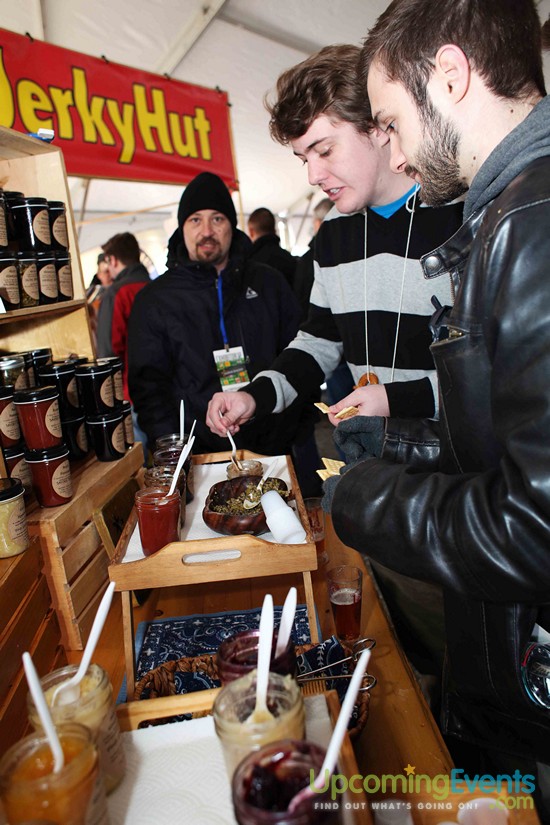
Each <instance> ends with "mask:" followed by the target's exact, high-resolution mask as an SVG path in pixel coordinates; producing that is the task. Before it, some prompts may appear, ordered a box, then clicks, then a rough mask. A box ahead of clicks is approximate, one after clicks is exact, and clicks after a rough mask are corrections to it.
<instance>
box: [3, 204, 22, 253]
mask: <svg viewBox="0 0 550 825" xmlns="http://www.w3.org/2000/svg"><path fill="white" fill-rule="evenodd" d="M4 201H5V206H6V230H7V234H8V249H11V250H12V251H13V252H19V243H18V240H17V230H16V228H15V219H14V216H13V206H14V205H17V204H19V205H20V206H23V205H24V203H25V196H24V194H23V192H15V191H12V190H6V191H4Z"/></svg>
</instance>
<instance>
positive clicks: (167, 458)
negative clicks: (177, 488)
mask: <svg viewBox="0 0 550 825" xmlns="http://www.w3.org/2000/svg"><path fill="white" fill-rule="evenodd" d="M171 437H172V436H163V437H162V438H163V439H164V438H171ZM187 438H188V436H185V437H184V441H173V442H172V443H171V444H170V446H164V447H159V446H158V444H159V443H161V439H160V438H157V440H156V442H155V446H156V449H155V452H154V453H153V466H155V467H164V466H169V467H174V468H175V466H176V464H177V463H178V459H179V457H180V454H181V451H182V450H183V448H184V446H185V445H186V443H187ZM183 469H184V470H185V485H186V486H185V500H186V502H187V504H189V502H191V501H193V499H194V497H195V484H194V473H193V451H191V452H190V453H189V455H188V456H187V458H186V459H185V461H184V463H183Z"/></svg>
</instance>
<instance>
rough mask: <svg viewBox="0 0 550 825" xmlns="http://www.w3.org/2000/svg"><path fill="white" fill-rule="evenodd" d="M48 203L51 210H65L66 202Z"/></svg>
mask: <svg viewBox="0 0 550 825" xmlns="http://www.w3.org/2000/svg"><path fill="white" fill-rule="evenodd" d="M47 203H48V206H49V208H50V209H65V202H64V201H48V202H47Z"/></svg>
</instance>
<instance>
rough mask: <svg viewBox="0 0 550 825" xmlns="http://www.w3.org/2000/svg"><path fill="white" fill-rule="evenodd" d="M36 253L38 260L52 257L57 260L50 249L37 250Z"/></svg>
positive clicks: (46, 259)
mask: <svg viewBox="0 0 550 825" xmlns="http://www.w3.org/2000/svg"><path fill="white" fill-rule="evenodd" d="M34 254H35V256H36V260H37V261H49V260H50V259H51V260H52V261H55V255H54V254H53V252H52V251H51V250H50V249H48V250H46V251H43V252H35V253H34Z"/></svg>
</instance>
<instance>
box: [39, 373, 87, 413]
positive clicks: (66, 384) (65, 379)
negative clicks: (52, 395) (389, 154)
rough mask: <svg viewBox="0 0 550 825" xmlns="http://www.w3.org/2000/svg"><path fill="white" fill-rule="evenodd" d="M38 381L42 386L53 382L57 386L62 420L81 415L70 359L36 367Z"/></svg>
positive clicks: (74, 375) (74, 374)
mask: <svg viewBox="0 0 550 825" xmlns="http://www.w3.org/2000/svg"><path fill="white" fill-rule="evenodd" d="M38 381H39V383H40V384H41V385H42V386H44V385H46V384H53V386H55V387H57V390H58V392H59V412H60V415H61V420H62V421H64V420H66V419H70V418H73V417H74V416H79V415H83V410H82V405H81V403H80V396H79V394H78V385H77V382H76V367H75V365H74V364H72V363H71V362H70V361H52V362H51V363H49V364H43V365H42V366H39V367H38Z"/></svg>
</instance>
